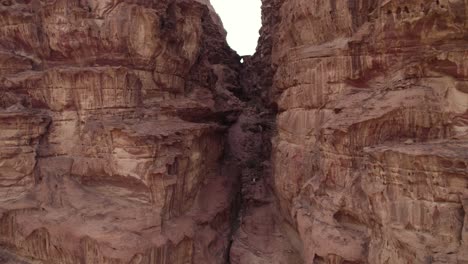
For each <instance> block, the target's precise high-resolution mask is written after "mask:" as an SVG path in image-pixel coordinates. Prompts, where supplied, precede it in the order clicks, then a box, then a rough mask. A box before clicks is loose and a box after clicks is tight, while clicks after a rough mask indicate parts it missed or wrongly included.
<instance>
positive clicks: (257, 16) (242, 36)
mask: <svg viewBox="0 0 468 264" xmlns="http://www.w3.org/2000/svg"><path fill="white" fill-rule="evenodd" d="M211 4H212V5H213V7H214V8H215V10H216V12H217V13H218V15H219V16H220V17H221V20H222V21H223V25H224V28H225V29H226V31H227V34H228V35H227V41H228V43H229V46H231V48H232V49H233V50H235V51H237V53H238V54H239V55H241V56H243V55H252V54H254V53H255V49H256V47H257V41H258V37H259V33H258V32H259V30H260V27H261V25H262V18H261V5H262V3H261V0H211Z"/></svg>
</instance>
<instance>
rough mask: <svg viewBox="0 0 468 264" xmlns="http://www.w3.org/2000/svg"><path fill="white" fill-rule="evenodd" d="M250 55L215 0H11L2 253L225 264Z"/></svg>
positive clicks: (2, 83)
mask: <svg viewBox="0 0 468 264" xmlns="http://www.w3.org/2000/svg"><path fill="white" fill-rule="evenodd" d="M239 61H240V58H239V57H238V56H237V54H235V52H233V51H232V50H231V49H230V48H229V47H228V46H227V44H226V42H225V31H224V29H223V28H222V25H221V23H220V20H219V18H218V17H217V15H216V14H215V13H214V12H213V9H212V7H211V5H210V4H209V2H207V1H189V0H174V1H172V0H165V1H146V0H138V1H126V0H119V1H110V0H105V1H95V0H86V1H83V0H81V1H78V0H74V1H65V0H56V1H36V0H33V1H18V0H11V1H1V3H0V95H1V96H0V201H1V202H0V247H1V248H2V250H1V251H0V262H2V263H4V262H7V263H10V262H11V263H57V264H66V263H69V264H74V263H81V264H85V263H87V264H91V263H93V264H96V263H103V264H104V263H108V264H111V263H112V264H117V263H132V264H137V263H138V264H146V263H148V264H149V263H168V264H169V263H170V264H176V263H224V262H225V260H226V258H227V249H228V245H229V244H228V242H229V239H228V238H229V235H230V233H231V223H230V222H231V219H232V218H233V217H234V215H233V206H235V202H234V197H235V193H236V192H237V190H236V188H235V184H236V178H237V177H236V174H235V173H236V172H235V171H234V170H232V169H230V168H229V167H228V166H227V165H224V163H223V156H224V152H225V150H224V142H225V131H226V128H227V127H228V126H229V124H230V123H232V122H233V121H234V120H235V118H236V116H237V114H238V112H239V111H240V109H241V106H242V103H241V102H240V101H239V99H238V98H237V97H236V96H235V93H237V91H238V90H239V81H238V72H239V69H240V67H241V65H240V62H239Z"/></svg>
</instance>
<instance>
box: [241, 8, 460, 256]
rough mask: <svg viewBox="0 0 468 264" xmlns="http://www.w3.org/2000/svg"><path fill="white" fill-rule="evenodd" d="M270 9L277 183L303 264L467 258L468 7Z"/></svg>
mask: <svg viewBox="0 0 468 264" xmlns="http://www.w3.org/2000/svg"><path fill="white" fill-rule="evenodd" d="M263 8H264V11H265V10H266V9H268V8H271V9H273V10H272V11H271V12H269V16H265V15H264V28H263V29H262V37H261V39H263V40H262V41H263V42H261V43H260V45H261V46H260V48H259V50H258V52H257V54H256V55H255V56H254V60H257V61H261V62H262V63H266V64H267V65H269V69H270V70H271V72H272V73H273V77H272V78H273V81H272V84H271V87H270V88H269V98H270V100H271V101H270V105H271V107H272V109H274V108H275V104H274V103H276V106H277V109H278V113H277V116H276V134H275V135H274V137H273V147H272V160H271V164H272V176H271V177H272V182H273V185H274V187H273V188H274V195H275V196H276V197H277V199H278V203H279V208H280V210H281V215H282V216H283V217H284V220H283V221H284V222H285V223H287V224H290V225H291V226H292V227H293V229H294V230H295V231H297V233H298V236H299V238H300V246H299V249H300V250H301V253H302V258H303V261H304V263H468V259H467V253H466V252H468V247H467V242H466V239H467V234H468V233H467V230H468V229H467V225H468V222H467V217H466V208H467V202H466V201H467V197H468V169H467V157H466V154H467V153H468V146H467V142H468V134H467V132H468V93H467V89H466V87H467V85H468V82H467V80H468V2H467V1H463V0H454V1H448V0H437V1H435V0H434V1H418V0H414V1H413V0H411V1H398V0H385V1H384V0H357V1H335V0H333V1H318V0H317V1H315V0H312V1H311V0H308V1H306V0H265V1H263ZM271 17H274V18H273V19H272V18H271ZM268 43H269V44H268ZM272 102H273V103H272ZM292 233H293V232H292ZM252 236H254V234H252ZM292 237H294V236H292ZM291 241H293V240H291ZM293 244H294V243H293ZM251 259H252V260H253V261H251V262H248V261H247V262H241V263H264V262H262V261H263V260H265V259H269V261H266V262H265V263H287V262H284V260H281V259H279V258H273V261H270V260H271V259H272V258H271V256H268V255H264V256H262V259H263V260H260V261H259V260H255V258H254V257H252V258H251Z"/></svg>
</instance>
